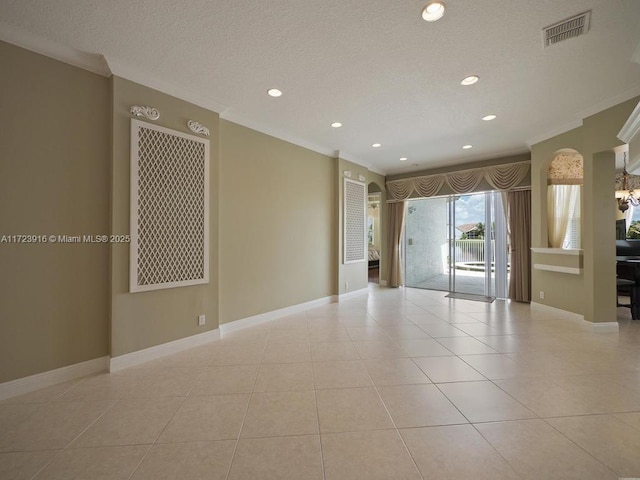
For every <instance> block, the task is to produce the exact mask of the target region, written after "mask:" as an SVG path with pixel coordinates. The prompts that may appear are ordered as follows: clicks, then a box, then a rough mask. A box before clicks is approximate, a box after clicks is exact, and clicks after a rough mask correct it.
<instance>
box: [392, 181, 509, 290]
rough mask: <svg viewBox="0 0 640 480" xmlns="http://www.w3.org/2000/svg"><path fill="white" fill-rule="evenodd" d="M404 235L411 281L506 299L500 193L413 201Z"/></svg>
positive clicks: (419, 285) (416, 284) (410, 283)
mask: <svg viewBox="0 0 640 480" xmlns="http://www.w3.org/2000/svg"><path fill="white" fill-rule="evenodd" d="M487 226H488V227H487ZM404 239H405V241H404V258H405V284H406V286H408V287H416V288H425V289H430V290H443V291H448V292H457V293H466V294H473V295H482V296H488V297H498V298H506V296H507V288H506V286H507V272H508V260H507V249H508V247H507V245H508V237H507V229H506V218H505V214H504V209H503V205H502V194H501V193H500V192H486V193H474V194H469V195H451V196H448V197H438V198H428V199H420V200H410V201H409V202H408V211H407V217H406V222H405V236H404Z"/></svg>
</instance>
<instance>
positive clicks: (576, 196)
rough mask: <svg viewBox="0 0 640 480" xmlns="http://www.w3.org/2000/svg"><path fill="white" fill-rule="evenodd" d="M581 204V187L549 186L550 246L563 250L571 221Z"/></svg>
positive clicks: (548, 218)
mask: <svg viewBox="0 0 640 480" xmlns="http://www.w3.org/2000/svg"><path fill="white" fill-rule="evenodd" d="M579 202H580V185H549V186H548V187H547V225H548V226H549V246H551V247H552V248H562V247H563V244H564V239H565V237H566V236H567V230H568V228H569V221H570V220H571V218H572V217H573V216H574V215H575V211H576V207H577V206H578V205H579Z"/></svg>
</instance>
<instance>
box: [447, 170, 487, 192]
mask: <svg viewBox="0 0 640 480" xmlns="http://www.w3.org/2000/svg"><path fill="white" fill-rule="evenodd" d="M483 178H484V172H483V171H482V170H467V171H464V172H456V173H450V174H448V175H447V184H448V185H449V186H450V187H451V190H453V191H454V192H456V193H469V192H473V191H474V190H475V189H476V187H477V186H478V185H479V184H480V182H481V181H482V179H483Z"/></svg>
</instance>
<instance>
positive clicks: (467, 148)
mask: <svg viewBox="0 0 640 480" xmlns="http://www.w3.org/2000/svg"><path fill="white" fill-rule="evenodd" d="M462 148H463V149H464V150H469V149H470V148H473V145H464V146H463V147H462Z"/></svg>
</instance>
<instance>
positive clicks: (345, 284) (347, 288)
mask: <svg viewBox="0 0 640 480" xmlns="http://www.w3.org/2000/svg"><path fill="white" fill-rule="evenodd" d="M344 289H345V290H349V282H345V283H344Z"/></svg>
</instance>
